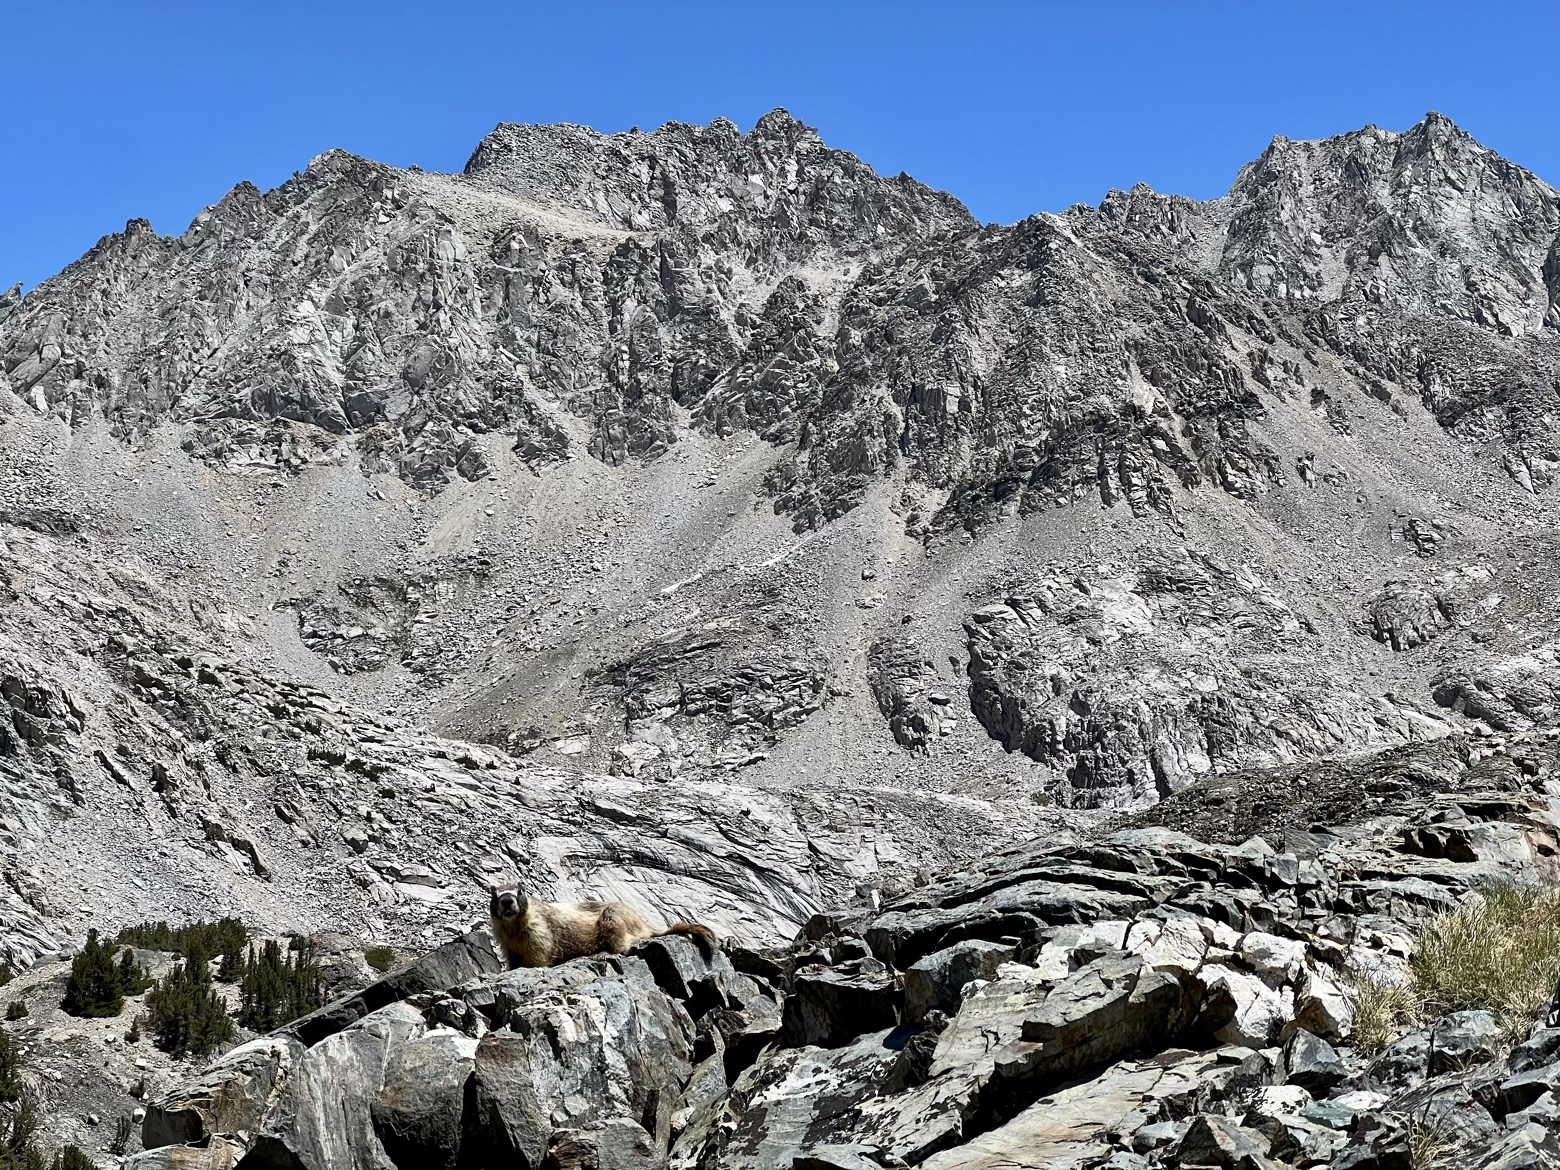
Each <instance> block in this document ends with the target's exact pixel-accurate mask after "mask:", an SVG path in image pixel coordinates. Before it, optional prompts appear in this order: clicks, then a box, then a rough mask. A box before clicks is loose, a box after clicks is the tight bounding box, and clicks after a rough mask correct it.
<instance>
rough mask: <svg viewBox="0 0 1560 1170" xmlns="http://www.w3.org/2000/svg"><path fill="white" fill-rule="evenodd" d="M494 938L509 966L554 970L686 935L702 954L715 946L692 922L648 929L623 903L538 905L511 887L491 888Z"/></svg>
mask: <svg viewBox="0 0 1560 1170" xmlns="http://www.w3.org/2000/svg"><path fill="white" fill-rule="evenodd" d="M488 915H489V919H490V921H491V922H492V924H493V936H494V937H495V938H496V939H498V945H499V947H500V948H502V950H503V952H504V957H505V959H507V960H508V963H509V967H510V969H511V970H513V969H514V968H516V967H553V966H556V965H557V964H559V963H567V962H568V961H569V960H570V959H582V958H584V957H586V956H587V955H603V954H605V955H622V954H627V953H628V951H630V950H631V949H633V948H634V947H635V946H637V945H639V944H640V943H642V942H644V941H645V940H646V939H649V938H657V937H660V936H662V935H668V934H686V935H691V936H693V938H694V939H695V940H696V941H697V942H698V943H699V945H700V947H701V948H703V950H704V952H705V954H706V955H707V956H708V955H713V954H714V953H715V948H716V946H717V945H718V944H717V942H716V939H715V932H714V931H712V930H710V928H709V927H707V926H700V925H699V924H698V923H696V922H674V923H672V924H671V925H670V926H668V927H667V928H666V929H665V930H651V929H650V926H649V924H648V923H646V922H645V920H644V919H643V918H641V917H640V916H639V914H638V912H636V911H635V910H634V909H633V908H632V907H630V906H625V905H624V904H623V903H622V902H543V901H540V900H538V899H536V898H532V897H529V896H527V894H526V893H525V891H524V890H522V889H521V888H520V887H519V886H516V887H515V889H514V891H513V892H512V893H511V892H510V891H508V890H504V891H503V892H502V893H501V892H500V891H499V890H497V889H496V888H495V889H494V890H493V891H492V897H491V899H490V900H489V903H488Z"/></svg>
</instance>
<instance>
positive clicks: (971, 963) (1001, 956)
mask: <svg viewBox="0 0 1560 1170" xmlns="http://www.w3.org/2000/svg"><path fill="white" fill-rule="evenodd" d="M1016 954H1017V948H1016V947H1014V946H1012V945H1011V944H1008V943H997V942H991V941H989V940H987V939H967V940H966V941H964V942H961V943H955V944H954V945H953V946H951V947H948V948H946V949H944V950H941V951H935V952H933V953H932V954H930V955H927V956H925V957H924V958H921V959H917V960H916V961H915V962H914V963H912V964H911V965H910V967H909V968H908V969H907V970H906V971H905V1020H906V1021H907V1022H908V1023H912V1024H919V1023H920V1022H921V1021H922V1020H924V1019H925V1018H926V1013H927V1012H929V1011H933V1010H936V1011H943V1012H949V1013H952V1012H954V1011H956V1010H957V1009H958V1006H959V1002H960V999H961V998H962V997H961V996H960V992H961V990H962V989H963V988H964V986H965V984H967V983H970V982H972V981H974V980H976V979H980V980H985V981H990V980H991V979H993V978H995V977H996V974H997V968H998V967H1000V966H1001V965H1002V964H1003V963H1006V962H1008V961H1010V960H1011V959H1012V958H1013V957H1014V956H1015V955H1016Z"/></svg>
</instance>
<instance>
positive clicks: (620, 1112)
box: [462, 957, 694, 1166]
mask: <svg viewBox="0 0 1560 1170" xmlns="http://www.w3.org/2000/svg"><path fill="white" fill-rule="evenodd" d="M495 988H496V990H497V992H498V996H497V1008H496V1011H497V1017H496V1018H495V1019H494V1025H495V1027H494V1030H493V1031H491V1032H489V1033H488V1034H487V1035H485V1036H483V1037H482V1039H481V1041H480V1042H479V1043H478V1044H477V1047H476V1053H475V1060H474V1065H473V1071H472V1077H471V1085H470V1089H469V1095H468V1098H467V1101H468V1108H467V1113H466V1118H465V1125H464V1131H463V1138H462V1151H463V1152H462V1157H463V1158H464V1159H471V1160H472V1164H474V1165H483V1164H510V1163H512V1162H516V1161H518V1162H519V1164H523V1165H528V1166H539V1165H540V1164H541V1162H542V1159H543V1158H544V1157H545V1156H546V1154H547V1151H548V1148H549V1145H550V1143H551V1142H552V1140H553V1137H554V1134H555V1133H556V1132H558V1131H561V1130H594V1129H599V1128H600V1127H602V1126H603V1125H605V1124H607V1123H608V1122H611V1121H614V1120H618V1119H627V1120H631V1121H634V1122H635V1123H637V1124H639V1125H640V1126H642V1127H643V1128H644V1129H645V1131H646V1132H647V1133H648V1134H649V1135H650V1140H651V1144H652V1149H653V1150H654V1151H656V1155H657V1156H660V1155H661V1154H664V1152H665V1150H666V1148H667V1146H668V1144H669V1142H670V1139H671V1121H672V1115H673V1113H674V1112H675V1110H676V1108H677V1105H678V1101H679V1097H680V1094H681V1091H682V1089H683V1086H684V1085H686V1084H687V1082H688V1080H689V1076H690V1074H691V1072H692V1066H691V1056H692V1052H693V1040H694V1027H693V1022H692V1020H691V1019H690V1018H689V1016H688V1013H687V1012H686V1011H685V1010H684V1008H683V1007H682V1005H681V1004H680V1003H678V1002H677V1001H676V1000H674V999H672V998H670V997H669V996H667V995H666V993H665V992H663V991H662V990H661V989H660V987H658V986H657V985H656V982H655V980H654V978H653V977H652V976H651V973H650V970H649V968H648V967H647V966H646V964H645V963H644V962H643V960H640V959H637V958H634V957H626V958H618V959H613V960H611V961H610V962H583V961H582V962H575V963H568V964H565V965H564V966H562V967H556V968H540V969H531V970H519V971H510V972H507V973H505V974H504V975H501V976H499V977H498V979H497V980H496V981H495Z"/></svg>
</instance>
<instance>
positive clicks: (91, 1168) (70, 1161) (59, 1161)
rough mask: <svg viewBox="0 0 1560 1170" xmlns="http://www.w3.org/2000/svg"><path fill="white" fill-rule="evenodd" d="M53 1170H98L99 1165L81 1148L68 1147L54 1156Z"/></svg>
mask: <svg viewBox="0 0 1560 1170" xmlns="http://www.w3.org/2000/svg"><path fill="white" fill-rule="evenodd" d="M52 1170H97V1163H96V1162H94V1161H93V1160H92V1158H91V1156H90V1155H89V1154H88V1153H87V1151H85V1150H83V1149H82V1148H81V1147H80V1146H66V1147H65V1148H64V1149H63V1150H61V1151H60V1152H59V1153H57V1154H55V1155H54V1165H53V1167H52Z"/></svg>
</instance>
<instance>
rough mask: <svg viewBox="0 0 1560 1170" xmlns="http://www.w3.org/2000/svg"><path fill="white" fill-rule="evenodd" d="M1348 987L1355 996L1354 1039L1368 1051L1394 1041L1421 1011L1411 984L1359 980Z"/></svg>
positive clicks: (1379, 1048) (1375, 1049)
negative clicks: (1403, 1026) (1395, 985)
mask: <svg viewBox="0 0 1560 1170" xmlns="http://www.w3.org/2000/svg"><path fill="white" fill-rule="evenodd" d="M1349 990H1350V991H1351V992H1352V993H1353V996H1354V1042H1355V1043H1356V1044H1358V1045H1359V1046H1360V1047H1361V1048H1363V1049H1365V1050H1366V1051H1367V1052H1377V1051H1379V1050H1381V1049H1383V1048H1385V1047H1386V1046H1387V1045H1388V1044H1391V1043H1392V1041H1394V1040H1396V1039H1397V1035H1398V1030H1399V1028H1400V1027H1401V1026H1402V1025H1403V1024H1404V1023H1406V1022H1408V1021H1410V1020H1413V1019H1415V1018H1417V1016H1418V1014H1419V996H1418V994H1417V993H1416V992H1415V990H1414V988H1413V987H1411V986H1403V987H1394V986H1392V985H1391V984H1387V983H1379V982H1377V981H1376V980H1374V979H1357V980H1355V981H1354V982H1353V983H1352V984H1351V985H1350V987H1349Z"/></svg>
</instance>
